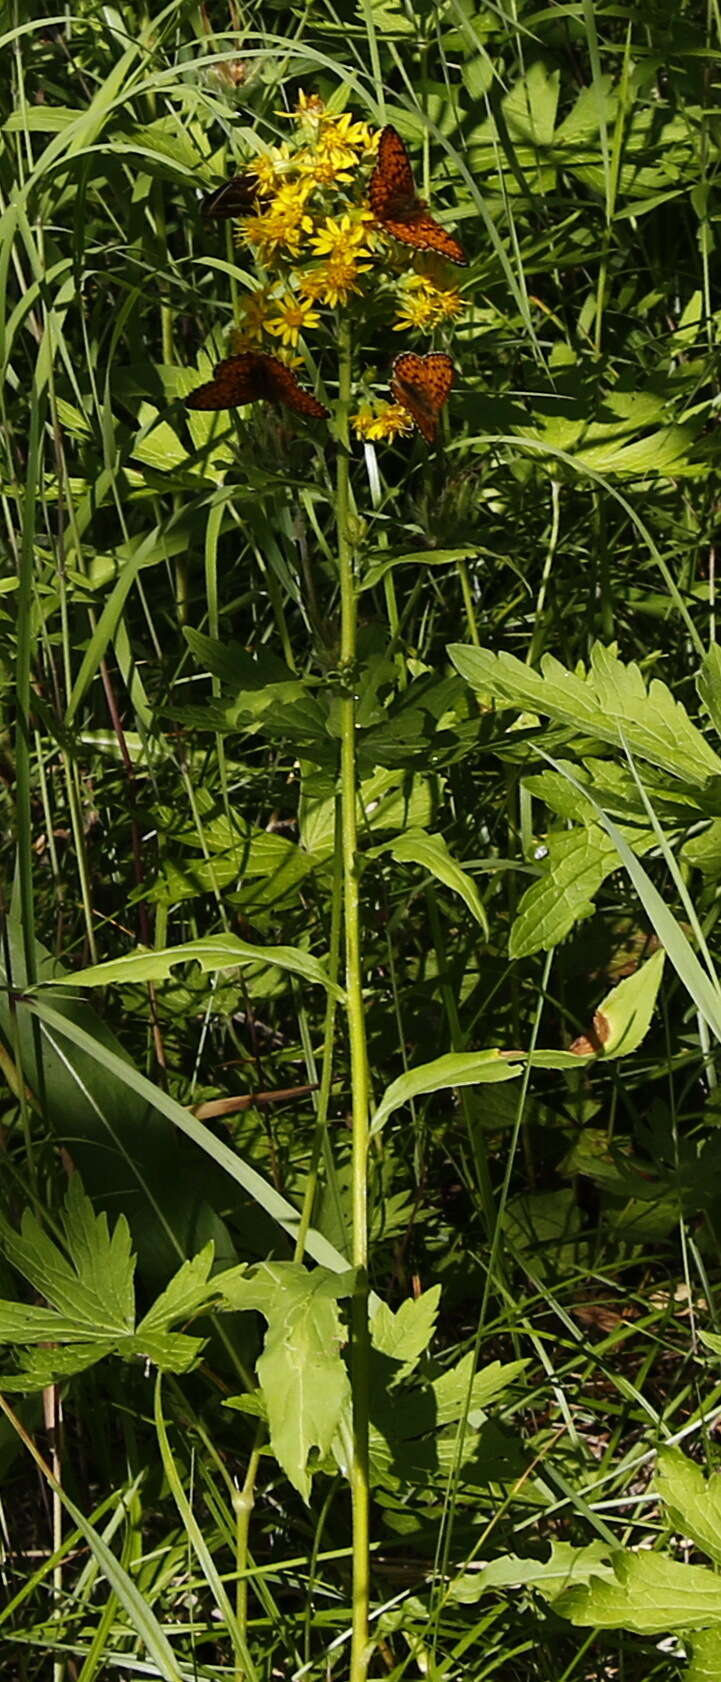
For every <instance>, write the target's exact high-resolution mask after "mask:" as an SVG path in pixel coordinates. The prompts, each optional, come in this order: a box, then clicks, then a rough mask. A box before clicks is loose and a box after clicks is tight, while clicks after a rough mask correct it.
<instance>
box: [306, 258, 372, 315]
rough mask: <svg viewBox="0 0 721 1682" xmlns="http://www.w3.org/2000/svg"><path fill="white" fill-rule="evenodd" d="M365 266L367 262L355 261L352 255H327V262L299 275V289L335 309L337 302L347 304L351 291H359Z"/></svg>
mask: <svg viewBox="0 0 721 1682" xmlns="http://www.w3.org/2000/svg"><path fill="white" fill-rule="evenodd" d="M367 268H368V264H367V263H357V262H356V261H355V259H354V258H353V257H344V256H342V255H340V256H337V257H329V259H328V262H327V263H319V264H318V265H317V267H316V268H314V269H310V270H309V271H308V273H306V274H304V275H302V276H301V278H300V280H299V282H298V285H299V290H300V291H301V292H302V293H303V294H304V296H305V297H306V298H312V299H313V301H314V302H315V303H318V304H328V305H329V306H330V308H331V309H336V308H337V306H338V304H347V302H348V299H349V297H350V296H351V293H353V292H360V289H361V288H360V277H361V275H363V274H365V272H366V270H367Z"/></svg>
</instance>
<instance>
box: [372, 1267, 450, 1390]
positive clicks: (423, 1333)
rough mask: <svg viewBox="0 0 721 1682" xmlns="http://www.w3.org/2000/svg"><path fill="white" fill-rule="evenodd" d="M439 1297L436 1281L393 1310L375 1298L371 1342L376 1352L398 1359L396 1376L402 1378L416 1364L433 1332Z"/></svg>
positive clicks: (439, 1289)
mask: <svg viewBox="0 0 721 1682" xmlns="http://www.w3.org/2000/svg"><path fill="white" fill-rule="evenodd" d="M440 1300H441V1287H440V1285H431V1288H430V1290H428V1291H424V1292H423V1294H422V1296H419V1297H416V1298H414V1297H409V1298H408V1299H407V1301H406V1302H402V1303H401V1306H400V1308H398V1309H396V1312H395V1314H394V1313H393V1310H392V1309H391V1308H389V1307H388V1305H387V1303H385V1302H379V1303H378V1305H377V1307H376V1309H375V1312H374V1314H373V1317H372V1320H371V1342H372V1344H373V1348H374V1349H377V1350H378V1352H379V1354H381V1355H387V1356H389V1358H390V1359H391V1360H392V1361H399V1362H400V1363H401V1366H400V1369H399V1372H398V1374H397V1377H398V1378H399V1379H400V1378H405V1377H406V1376H407V1375H408V1373H410V1372H412V1371H413V1368H414V1367H415V1366H417V1364H418V1361H419V1360H420V1357H421V1355H422V1354H423V1351H424V1349H427V1348H428V1345H429V1343H430V1341H431V1338H432V1336H433V1333H434V1330H435V1325H436V1320H437V1318H438V1309H439V1306H440Z"/></svg>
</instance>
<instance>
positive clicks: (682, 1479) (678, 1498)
mask: <svg viewBox="0 0 721 1682" xmlns="http://www.w3.org/2000/svg"><path fill="white" fill-rule="evenodd" d="M704 1341H706V1340H705V1339H704ZM654 1484H655V1488H656V1489H657V1490H658V1493H659V1495H660V1497H661V1500H662V1501H663V1504H664V1507H665V1509H666V1514H667V1517H668V1520H669V1523H670V1524H671V1525H672V1527H673V1529H674V1530H678V1531H681V1533H682V1534H683V1535H684V1536H690V1538H691V1541H692V1542H695V1543H696V1545H697V1547H699V1548H701V1549H702V1550H703V1552H704V1553H707V1554H709V1555H710V1557H711V1559H713V1560H715V1561H716V1564H717V1565H721V1475H719V1473H718V1472H715V1473H713V1474H712V1476H711V1477H710V1478H705V1477H704V1475H703V1472H702V1471H701V1468H700V1466H696V1465H695V1464H694V1462H693V1460H689V1459H688V1458H687V1456H686V1455H685V1454H682V1453H681V1451H680V1449H677V1448H663V1449H661V1451H660V1453H659V1457H658V1467H657V1471H656V1477H655V1480H654ZM719 1621H720V1622H721V1619H720V1620H719Z"/></svg>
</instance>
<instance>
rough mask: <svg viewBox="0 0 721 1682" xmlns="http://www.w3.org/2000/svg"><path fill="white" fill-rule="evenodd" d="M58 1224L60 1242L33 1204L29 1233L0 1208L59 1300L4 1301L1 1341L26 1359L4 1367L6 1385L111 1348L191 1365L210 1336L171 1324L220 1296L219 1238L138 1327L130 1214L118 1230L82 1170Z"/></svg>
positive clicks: (20, 1255)
mask: <svg viewBox="0 0 721 1682" xmlns="http://www.w3.org/2000/svg"><path fill="white" fill-rule="evenodd" d="M58 1225H59V1229H60V1230H59V1236H58V1240H57V1241H56V1240H55V1239H54V1238H51V1237H50V1236H49V1234H48V1233H47V1232H46V1231H45V1229H44V1227H42V1226H41V1225H40V1223H39V1221H38V1220H37V1219H36V1217H35V1215H33V1214H32V1213H31V1212H30V1211H29V1210H26V1211H25V1213H24V1215H23V1218H22V1223H21V1228H20V1232H17V1231H16V1230H15V1228H14V1227H12V1226H11V1225H10V1224H9V1222H8V1221H7V1220H6V1219H5V1218H4V1217H3V1216H0V1248H1V1249H2V1251H3V1253H4V1255H5V1256H6V1257H7V1260H8V1261H9V1262H11V1263H12V1265H13V1267H14V1268H15V1269H16V1270H17V1272H18V1273H20V1274H22V1276H23V1278H25V1279H26V1280H27V1281H28V1283H29V1284H30V1285H32V1286H33V1289H34V1290H35V1291H36V1292H38V1294H39V1295H41V1296H43V1297H44V1298H45V1300H46V1302H47V1303H48V1304H49V1305H50V1306H49V1307H47V1308H41V1307H39V1306H37V1305H35V1304H34V1303H25V1302H12V1301H0V1343H3V1344H5V1345H8V1346H11V1347H12V1348H13V1351H14V1354H15V1358H16V1363H17V1370H15V1371H10V1372H7V1373H6V1374H3V1376H2V1379H1V1380H0V1383H1V1384H2V1387H3V1388H4V1389H5V1390H17V1391H30V1390H38V1389H43V1388H44V1387H45V1386H46V1385H47V1384H51V1383H53V1382H55V1381H56V1380H59V1379H61V1378H66V1377H71V1376H72V1375H73V1374H74V1373H78V1372H82V1371H84V1370H85V1369H86V1368H87V1367H90V1366H93V1365H95V1363H96V1362H97V1361H100V1360H102V1359H103V1358H104V1357H105V1356H107V1355H111V1354H114V1355H120V1356H122V1357H123V1358H124V1359H126V1360H130V1359H140V1360H150V1361H152V1362H153V1363H154V1364H155V1365H156V1366H158V1367H162V1368H164V1369H166V1370H168V1371H170V1372H185V1371H187V1369H188V1368H189V1367H190V1366H192V1364H193V1362H194V1361H195V1360H196V1359H197V1356H198V1354H199V1352H200V1350H201V1348H202V1346H203V1339H202V1338H197V1337H190V1336H188V1334H187V1333H186V1332H174V1331H171V1329H170V1328H171V1326H172V1325H173V1323H174V1322H175V1321H177V1320H187V1319H188V1318H190V1317H191V1316H192V1315H193V1314H197V1313H198V1312H199V1310H200V1309H201V1308H202V1307H203V1306H204V1305H205V1304H206V1303H207V1302H208V1300H209V1299H210V1298H211V1297H212V1296H214V1295H215V1291H216V1288H215V1285H213V1284H211V1283H210V1282H209V1281H210V1270H211V1267H212V1265H213V1254H214V1251H213V1245H212V1244H207V1245H206V1246H205V1249H203V1250H201V1251H200V1252H199V1254H198V1255H197V1256H195V1257H193V1259H192V1261H187V1262H185V1263H184V1264H183V1266H182V1267H181V1268H180V1270H179V1272H178V1273H177V1274H176V1275H175V1277H174V1278H173V1279H172V1280H171V1281H170V1284H169V1285H168V1286H167V1288H166V1290H165V1291H163V1293H162V1294H161V1296H159V1297H158V1298H157V1300H156V1302H155V1303H154V1304H153V1306H152V1308H151V1309H150V1310H149V1312H148V1313H147V1314H146V1315H145V1318H144V1320H142V1321H141V1322H140V1325H139V1326H137V1327H136V1324H135V1292H134V1284H133V1280H134V1273H135V1257H134V1256H133V1254H132V1251H131V1247H130V1233H129V1230H128V1224H127V1221H126V1220H125V1217H124V1216H122V1215H121V1216H120V1218H119V1220H118V1221H116V1223H115V1226H114V1227H113V1229H112V1231H111V1230H110V1227H109V1224H108V1217H107V1215H105V1214H96V1212H95V1210H94V1209H93V1205H92V1203H91V1202H90V1199H89V1198H88V1197H86V1195H85V1192H84V1191H83V1188H82V1184H81V1181H80V1177H79V1175H77V1174H74V1175H73V1176H72V1178H71V1180H70V1182H69V1185H68V1192H67V1197H66V1200H65V1206H64V1208H63V1210H62V1211H61V1212H60V1216H59V1220H58ZM43 1345H52V1346H53V1347H50V1348H48V1347H42V1346H43Z"/></svg>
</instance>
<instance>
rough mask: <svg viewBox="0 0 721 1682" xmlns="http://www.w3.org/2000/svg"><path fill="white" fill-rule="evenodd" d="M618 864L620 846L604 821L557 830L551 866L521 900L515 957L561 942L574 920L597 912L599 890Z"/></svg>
mask: <svg viewBox="0 0 721 1682" xmlns="http://www.w3.org/2000/svg"><path fill="white" fill-rule="evenodd" d="M618 868H619V857H618V853H617V852H616V848H615V847H614V844H613V841H612V840H611V838H610V836H608V835H607V834H606V832H605V830H603V829H602V828H601V826H600V824H588V825H585V826H584V827H583V828H577V829H571V830H562V831H560V832H559V831H553V832H551V833H550V834H549V836H548V863H547V868H546V870H545V872H544V874H543V876H542V877H541V878H540V881H538V882H532V883H531V886H530V888H526V891H525V893H524V894H523V895H522V896H521V899H520V901H519V904H518V910H517V912H516V916H515V919H514V923H513V927H512V929H511V934H510V939H509V942H508V952H509V956H510V957H511V958H527V957H529V956H530V954H531V953H532V952H539V951H542V950H545V951H548V950H549V949H550V948H551V947H552V946H558V944H559V942H560V941H561V940H563V939H564V937H565V936H566V935H567V934H568V932H569V930H570V929H572V928H573V925H574V923H577V922H580V920H581V919H582V918H583V917H589V916H590V915H591V912H592V911H593V898H594V895H595V894H596V893H598V890H599V888H600V887H601V884H602V883H603V882H604V880H605V878H606V877H607V876H610V875H611V874H612V873H613V871H614V870H618Z"/></svg>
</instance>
